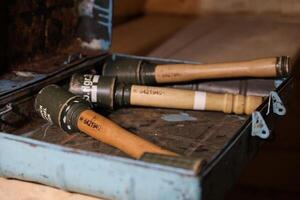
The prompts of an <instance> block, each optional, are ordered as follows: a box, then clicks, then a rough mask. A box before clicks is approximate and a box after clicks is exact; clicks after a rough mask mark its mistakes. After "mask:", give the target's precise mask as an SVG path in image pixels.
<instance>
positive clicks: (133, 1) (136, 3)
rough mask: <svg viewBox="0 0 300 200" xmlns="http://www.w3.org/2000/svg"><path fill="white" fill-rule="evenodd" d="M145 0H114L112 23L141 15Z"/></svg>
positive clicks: (115, 23)
mask: <svg viewBox="0 0 300 200" xmlns="http://www.w3.org/2000/svg"><path fill="white" fill-rule="evenodd" d="M145 2H146V0H115V1H114V11H113V13H114V17H113V23H114V25H117V24H119V23H122V22H125V21H126V20H128V19H130V18H132V17H135V16H138V15H141V14H142V13H143V12H144V6H145V5H144V4H145Z"/></svg>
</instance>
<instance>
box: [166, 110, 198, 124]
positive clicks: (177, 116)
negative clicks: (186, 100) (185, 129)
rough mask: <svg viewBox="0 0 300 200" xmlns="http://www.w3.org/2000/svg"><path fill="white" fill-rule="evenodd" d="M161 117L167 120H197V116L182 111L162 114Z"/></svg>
mask: <svg viewBox="0 0 300 200" xmlns="http://www.w3.org/2000/svg"><path fill="white" fill-rule="evenodd" d="M161 119H163V120H165V121H167V122H183V121H197V118H195V117H192V116H190V115H189V114H188V113H184V112H180V113H179V114H164V115H162V116H161Z"/></svg>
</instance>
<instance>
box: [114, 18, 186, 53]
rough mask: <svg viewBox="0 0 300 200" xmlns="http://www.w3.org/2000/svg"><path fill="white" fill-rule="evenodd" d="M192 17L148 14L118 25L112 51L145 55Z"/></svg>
mask: <svg viewBox="0 0 300 200" xmlns="http://www.w3.org/2000/svg"><path fill="white" fill-rule="evenodd" d="M190 19H191V18H190V17H175V16H167V15H146V16H143V17H140V18H137V19H135V20H132V21H130V22H128V23H125V24H122V25H120V26H117V27H116V28H115V29H114V32H113V42H112V48H111V51H112V52H118V53H128V54H139V55H144V54H146V53H147V52H149V51H150V50H152V49H153V48H154V47H156V46H158V45H159V44H160V43H162V42H163V41H164V40H166V39H167V38H169V37H170V36H171V35H173V34H174V33H175V32H176V31H177V30H179V29H180V28H182V27H183V26H185V25H186V24H187V23H189V22H190Z"/></svg>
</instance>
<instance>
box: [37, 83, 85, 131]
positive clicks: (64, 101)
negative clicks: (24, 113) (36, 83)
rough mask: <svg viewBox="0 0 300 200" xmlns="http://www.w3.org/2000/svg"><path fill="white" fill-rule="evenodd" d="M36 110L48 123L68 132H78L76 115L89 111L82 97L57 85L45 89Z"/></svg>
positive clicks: (38, 98) (41, 92)
mask: <svg viewBox="0 0 300 200" xmlns="http://www.w3.org/2000/svg"><path fill="white" fill-rule="evenodd" d="M34 106H35V110H36V111H37V112H38V113H39V114H40V115H41V117H42V118H44V119H46V120H47V121H49V122H51V123H54V124H56V125H58V126H60V127H61V128H62V129H63V130H64V131H66V132H70V133H71V132H76V131H77V127H76V119H74V117H75V118H76V113H78V112H80V111H81V110H86V109H89V104H88V103H87V102H86V101H85V100H83V99H82V97H80V96H74V95H73V94H72V93H68V92H65V90H63V89H62V88H60V87H59V86H57V85H49V86H46V87H44V88H43V89H42V90H41V91H40V92H39V93H38V95H37V97H36V99H35V105H34Z"/></svg>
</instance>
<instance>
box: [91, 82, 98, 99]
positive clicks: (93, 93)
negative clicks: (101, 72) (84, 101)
mask: <svg viewBox="0 0 300 200" xmlns="http://www.w3.org/2000/svg"><path fill="white" fill-rule="evenodd" d="M91 102H93V103H97V86H96V85H93V86H92V88H91Z"/></svg>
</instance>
